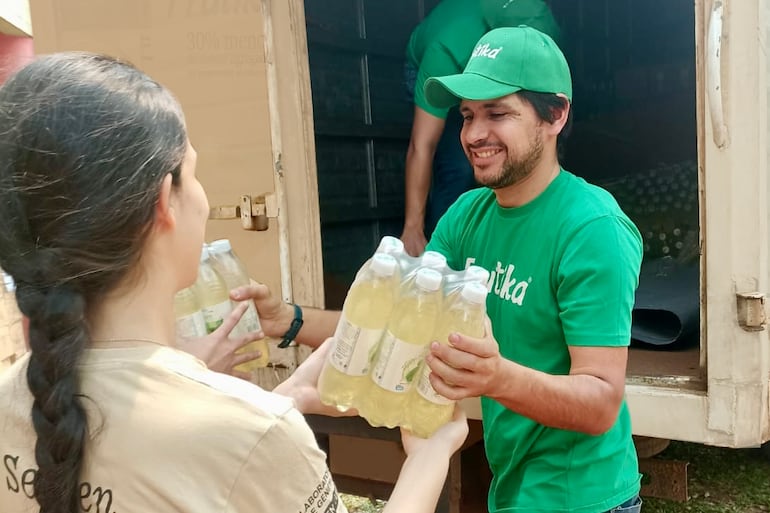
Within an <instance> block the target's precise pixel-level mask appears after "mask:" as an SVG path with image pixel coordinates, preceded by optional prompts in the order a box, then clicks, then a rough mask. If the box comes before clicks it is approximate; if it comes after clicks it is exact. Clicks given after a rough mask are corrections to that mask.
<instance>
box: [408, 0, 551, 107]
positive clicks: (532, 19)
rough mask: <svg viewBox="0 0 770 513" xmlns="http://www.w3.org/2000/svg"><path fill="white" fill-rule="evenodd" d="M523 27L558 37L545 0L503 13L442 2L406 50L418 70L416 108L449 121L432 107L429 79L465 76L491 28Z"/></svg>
mask: <svg viewBox="0 0 770 513" xmlns="http://www.w3.org/2000/svg"><path fill="white" fill-rule="evenodd" d="M500 1H501V5H505V3H504V2H502V0H500ZM517 13H519V15H517ZM521 24H523V25H529V26H531V27H534V28H536V29H538V30H541V31H543V32H545V33H546V34H548V35H550V36H551V37H553V38H554V39H557V38H558V32H559V29H558V27H557V25H556V21H555V20H554V19H553V16H552V15H551V12H550V10H548V7H547V6H546V5H545V4H544V3H543V2H542V0H519V1H518V2H517V4H513V5H511V6H510V7H507V8H506V9H505V10H504V12H503V13H497V12H496V11H495V10H494V9H488V10H487V11H486V13H484V12H482V7H481V2H479V0H443V1H442V2H441V3H439V4H438V5H437V6H436V7H434V8H433V10H431V11H430V13H428V15H427V16H426V17H425V19H423V20H422V22H420V24H419V25H417V27H416V28H415V29H414V30H413V31H412V34H411V36H410V38H409V43H408V44H407V47H406V58H407V61H408V62H409V63H411V64H412V65H413V66H414V67H415V68H417V80H416V83H415V87H414V103H415V105H417V106H418V107H420V108H421V109H422V110H424V111H425V112H428V113H429V114H432V115H434V116H436V117H439V118H446V115H447V112H448V109H438V108H436V107H433V106H432V105H430V104H429V103H428V102H427V100H426V99H425V92H424V90H423V88H424V86H425V82H426V81H427V80H428V79H429V78H430V77H440V76H445V75H453V74H455V73H462V71H463V69H465V65H466V64H467V63H468V59H469V58H470V56H471V52H472V51H473V47H474V46H476V43H477V42H478V41H479V39H481V36H483V35H484V34H485V33H486V32H487V31H489V30H490V29H491V28H497V27H500V26H518V25H521ZM557 41H558V39H557Z"/></svg>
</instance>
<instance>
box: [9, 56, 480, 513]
mask: <svg viewBox="0 0 770 513" xmlns="http://www.w3.org/2000/svg"><path fill="white" fill-rule="evenodd" d="M195 162H196V152H195V150H194V149H193V147H192V146H191V144H190V141H189V140H188V137H187V129H186V126H185V121H184V116H183V113H182V110H181V108H180V105H179V104H178V103H177V101H176V100H175V99H174V97H173V96H172V95H171V93H170V92H169V91H168V90H166V89H165V88H164V87H162V86H161V85H159V84H158V83H157V82H155V81H153V80H152V79H150V78H149V77H147V76H146V75H145V74H143V73H142V72H140V71H139V70H137V69H136V68H134V67H132V66H131V65H129V64H126V63H123V62H120V61H118V60H115V59H113V58H110V57H106V56H100V55H94V54H90V53H79V52H72V53H69V52H68V53H58V54H51V55H48V56H45V57H42V58H39V59H37V60H34V61H33V62H31V63H30V64H28V65H26V66H25V67H23V68H22V69H21V70H19V71H18V72H16V73H15V74H13V75H12V76H11V77H10V78H9V79H8V80H7V82H5V84H4V85H3V86H2V87H0V267H2V269H3V270H5V271H6V272H7V273H8V274H9V275H10V276H11V277H12V278H13V280H14V281H15V283H16V291H15V294H16V301H17V303H18V306H19V309H20V311H21V312H22V314H23V315H25V316H26V317H27V318H28V337H29V346H30V351H29V352H28V353H27V354H26V355H25V356H23V357H22V358H20V359H19V360H18V361H17V362H15V363H14V364H13V365H12V366H11V367H10V368H9V369H8V370H6V371H4V372H3V373H2V374H0V418H1V419H2V423H1V424H0V454H2V455H3V458H4V473H5V474H4V477H5V480H4V481H5V484H4V486H2V487H0V505H2V507H0V509H1V510H2V511H3V513H23V512H25V513H26V512H30V513H31V512H41V513H77V512H81V511H105V512H106V511H112V512H115V511H117V512H123V513H128V512H155V513H164V512H169V513H171V512H175V513H176V512H180V511H184V512H186V513H198V512H199V513H204V512H205V513H211V512H214V511H217V512H254V511H270V512H273V511H275V512H291V513H294V512H296V511H309V510H310V509H312V510H313V511H323V512H326V513H340V512H345V511H346V510H345V506H344V504H343V503H342V502H341V500H340V497H339V494H338V493H337V490H336V487H335V485H334V482H333V480H332V478H331V474H330V471H329V469H328V468H327V466H326V455H325V454H324V453H323V451H321V450H320V449H319V447H318V445H317V444H316V440H315V437H314V435H313V432H312V431H311V430H310V428H309V426H308V425H307V423H306V422H305V419H304V417H303V415H302V414H303V413H329V412H328V410H326V409H324V408H323V407H322V406H321V403H320V401H319V398H318V393H317V390H316V382H317V379H318V374H319V372H320V369H321V367H322V364H323V361H324V358H325V355H326V353H327V352H328V349H329V347H330V345H329V344H328V343H324V344H320V347H319V348H318V350H317V351H316V352H314V353H313V354H312V355H311V356H310V357H309V358H308V359H307V360H306V361H305V362H304V363H303V364H302V365H301V366H300V367H299V368H298V369H297V370H296V372H295V373H294V374H293V375H292V376H291V377H290V378H288V379H287V380H286V381H284V382H283V383H281V384H280V385H279V386H278V387H277V388H276V390H275V391H274V392H267V391H264V390H262V389H260V388H259V387H257V386H255V385H252V384H250V383H247V382H245V381H243V380H240V379H237V378H234V377H231V376H227V375H225V374H220V373H217V372H213V371H211V370H210V369H208V368H206V366H205V365H204V364H203V362H201V361H200V360H198V359H197V358H195V357H193V356H191V355H189V354H187V353H184V352H182V351H179V350H177V349H175V348H174V345H175V339H176V337H175V322H174V321H175V319H174V310H173V298H174V295H175V294H176V292H177V291H179V290H181V289H183V288H185V287H187V286H190V285H191V284H192V283H193V282H194V281H195V279H196V275H197V270H198V262H199V255H200V251H201V247H202V243H203V238H204V231H205V226H206V220H207V217H208V212H209V206H208V201H207V199H206V194H205V192H204V190H203V188H202V187H201V184H200V183H199V182H198V180H197V179H196V176H195ZM233 323H234V321H233ZM216 336H219V335H215V337H216ZM467 431H468V426H467V423H466V421H465V418H464V416H463V414H462V412H460V411H459V410H458V411H457V413H456V415H455V417H454V419H453V421H452V422H450V423H449V424H447V425H446V426H445V428H443V429H441V430H440V431H439V432H438V433H436V435H435V436H434V437H432V438H430V439H418V438H415V437H414V436H411V435H410V434H409V433H407V432H404V433H403V435H402V440H403V447H404V450H405V452H406V454H407V456H406V460H405V462H404V465H403V467H402V470H401V475H400V477H399V479H398V482H397V483H396V485H395V489H394V491H393V495H392V496H391V498H390V501H389V503H388V506H387V508H386V511H387V512H388V513H402V512H412V513H428V512H430V511H433V510H434V509H435V506H436V503H437V500H438V496H439V494H440V492H441V488H442V484H443V482H444V479H445V477H446V473H447V469H448V465H449V458H450V456H451V455H452V453H454V452H455V451H456V450H457V449H458V448H459V447H460V445H461V444H462V442H463V440H464V439H465V437H466V435H467Z"/></svg>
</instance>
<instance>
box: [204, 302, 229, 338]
mask: <svg viewBox="0 0 770 513" xmlns="http://www.w3.org/2000/svg"><path fill="white" fill-rule="evenodd" d="M232 309H233V306H232V304H231V303H230V300H229V299H228V300H227V301H222V302H221V303H217V304H216V305H211V306H206V307H203V308H201V312H202V313H203V318H204V319H205V321H206V333H211V332H213V331H214V330H216V329H217V328H218V327H220V326H221V325H222V323H223V322H225V317H227V316H228V315H230V312H231V311H232Z"/></svg>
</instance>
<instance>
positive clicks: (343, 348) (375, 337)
mask: <svg viewBox="0 0 770 513" xmlns="http://www.w3.org/2000/svg"><path fill="white" fill-rule="evenodd" d="M398 284H399V274H398V263H397V262H396V259H395V258H394V257H393V256H392V255H389V254H386V253H375V255H374V256H373V257H372V259H371V260H370V263H369V265H368V266H365V268H364V269H362V270H361V273H360V274H359V277H358V278H356V280H355V281H354V282H353V285H352V286H351V287H350V291H349V292H348V295H347V297H346V298H345V303H344V305H343V307H342V315H341V316H340V320H339V322H338V323H337V329H336V331H335V333H334V342H335V345H334V347H333V348H332V350H331V351H330V352H329V357H328V359H327V361H326V363H325V365H324V368H323V369H322V371H321V375H320V377H319V380H318V392H319V394H320V396H321V401H322V402H323V403H324V404H328V405H332V406H335V407H336V408H337V409H338V410H340V411H345V410H347V409H349V408H350V407H352V406H355V405H356V403H357V402H358V400H359V398H361V397H364V396H365V395H366V394H367V393H368V390H369V388H370V387H371V386H372V385H371V380H370V379H369V371H370V369H371V365H372V363H373V359H374V357H375V354H376V352H377V348H378V346H379V342H380V339H381V338H382V334H383V333H384V331H385V327H386V325H387V323H388V319H389V318H390V314H391V312H392V310H393V304H394V299H395V295H396V292H397V288H398Z"/></svg>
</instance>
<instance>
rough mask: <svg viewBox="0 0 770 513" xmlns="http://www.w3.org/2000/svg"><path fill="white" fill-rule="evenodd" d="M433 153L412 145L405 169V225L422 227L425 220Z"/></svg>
mask: <svg viewBox="0 0 770 513" xmlns="http://www.w3.org/2000/svg"><path fill="white" fill-rule="evenodd" d="M431 165H432V155H428V152H427V151H425V150H422V151H420V150H418V149H416V148H414V147H410V148H409V151H408V153H407V156H406V169H405V175H406V180H405V182H406V183H405V192H406V195H405V212H404V225H405V226H413V227H419V228H420V229H422V228H423V227H424V222H425V205H426V203H427V199H428V190H429V189H430V180H431V174H432V169H431Z"/></svg>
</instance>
